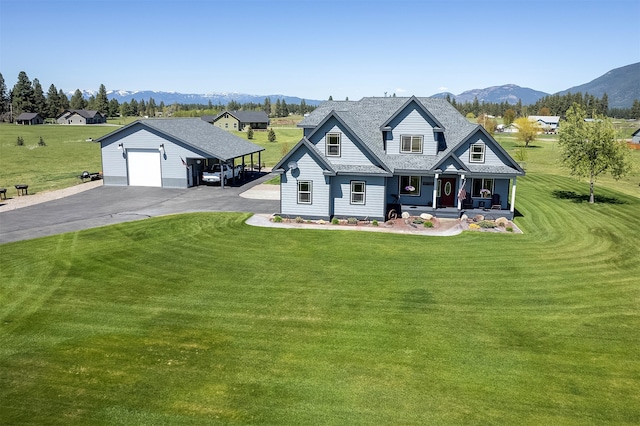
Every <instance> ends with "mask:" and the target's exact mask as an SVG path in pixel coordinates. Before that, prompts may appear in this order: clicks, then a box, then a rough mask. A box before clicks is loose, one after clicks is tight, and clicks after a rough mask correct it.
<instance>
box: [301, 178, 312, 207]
mask: <svg viewBox="0 0 640 426" xmlns="http://www.w3.org/2000/svg"><path fill="white" fill-rule="evenodd" d="M312 193H313V186H312V183H311V181H310V180H299V181H298V204H311V200H312Z"/></svg>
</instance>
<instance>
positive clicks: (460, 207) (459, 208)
mask: <svg viewBox="0 0 640 426" xmlns="http://www.w3.org/2000/svg"><path fill="white" fill-rule="evenodd" d="M460 184H461V185H460V188H458V193H457V194H456V197H458V211H460V210H462V200H461V199H460V190H461V189H462V188H463V186H462V185H464V175H460Z"/></svg>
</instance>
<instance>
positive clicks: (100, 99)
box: [95, 84, 109, 114]
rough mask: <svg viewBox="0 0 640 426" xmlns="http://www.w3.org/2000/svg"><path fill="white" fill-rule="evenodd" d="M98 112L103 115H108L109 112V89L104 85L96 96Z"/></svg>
mask: <svg viewBox="0 0 640 426" xmlns="http://www.w3.org/2000/svg"><path fill="white" fill-rule="evenodd" d="M95 109H96V111H98V112H100V113H101V114H107V112H108V111H109V99H107V88H106V87H104V84H101V85H100V88H99V89H98V94H97V95H96V108H95Z"/></svg>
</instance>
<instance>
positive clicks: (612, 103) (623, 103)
mask: <svg viewBox="0 0 640 426" xmlns="http://www.w3.org/2000/svg"><path fill="white" fill-rule="evenodd" d="M550 78H552V76H550ZM82 92H83V94H84V96H85V98H89V97H90V96H91V95H94V96H95V94H96V93H97V91H87V90H85V91H82ZM568 92H571V93H577V92H582V93H583V94H584V93H589V94H590V95H594V96H596V97H599V98H600V97H602V95H604V94H605V93H606V94H607V96H608V98H609V107H610V108H630V107H631V105H632V104H633V101H634V99H640V62H638V63H635V64H631V65H627V66H624V67H620V68H615V69H613V70H611V71H609V72H607V73H606V74H604V75H602V76H600V77H598V78H596V79H594V80H592V81H590V82H588V83H585V84H582V85H579V86H574V87H571V88H569V89H566V90H563V91H560V92H557V94H559V95H563V94H566V93H568ZM72 95H73V92H70V93H69V94H68V96H69V98H71V96H72ZM107 95H108V98H109V99H116V100H117V101H118V102H120V103H122V102H131V100H132V99H135V100H136V101H140V100H141V99H144V100H145V102H146V101H148V100H149V98H153V100H154V101H155V103H156V104H160V102H164V103H165V104H166V105H169V104H173V103H179V104H201V105H207V104H208V103H209V102H211V104H213V105H218V104H222V105H226V104H228V103H229V102H230V101H236V102H239V103H241V104H243V103H250V102H253V103H256V104H262V103H264V99H265V98H270V99H271V103H275V102H276V101H277V100H278V99H279V100H281V101H282V100H284V101H285V102H287V103H288V104H299V103H300V102H301V101H302V98H299V97H296V96H285V95H249V94H245V93H227V92H219V93H210V94H185V93H178V92H159V91H150V90H147V91H133V92H132V91H125V90H113V91H109V92H107ZM447 95H449V97H450V98H451V99H455V100H456V102H458V103H464V102H473V100H474V99H475V98H477V99H478V102H480V103H482V102H486V103H502V102H507V103H509V104H516V103H518V100H522V104H523V105H531V104H534V103H535V102H537V101H538V100H539V99H540V98H543V97H545V96H549V95H550V94H549V93H545V92H541V91H539V90H534V89H530V88H527V87H520V86H517V85H515V84H505V85H503V86H493V87H487V88H485V89H473V90H467V91H465V92H462V93H460V94H459V95H454V94H453V93H449V92H442V93H436V94H435V95H432V96H431V97H433V98H446V97H447ZM304 101H305V103H306V104H307V105H313V106H316V105H318V104H320V103H321V102H322V100H317V99H304Z"/></svg>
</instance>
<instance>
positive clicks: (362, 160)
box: [309, 119, 374, 166]
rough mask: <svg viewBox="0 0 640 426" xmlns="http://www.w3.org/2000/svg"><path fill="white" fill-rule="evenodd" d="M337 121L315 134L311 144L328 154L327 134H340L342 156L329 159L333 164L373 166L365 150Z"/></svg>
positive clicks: (329, 122) (324, 126)
mask: <svg viewBox="0 0 640 426" xmlns="http://www.w3.org/2000/svg"><path fill="white" fill-rule="evenodd" d="M345 130H346V129H344V128H343V127H342V126H341V125H339V124H338V123H337V120H335V119H334V120H329V121H327V123H325V124H324V125H323V126H322V127H321V128H320V129H319V130H318V132H316V133H314V135H313V136H312V138H311V139H310V140H309V142H311V143H313V144H315V145H316V146H317V147H318V151H320V152H322V153H326V146H327V145H326V135H327V133H340V135H341V136H340V151H341V152H340V156H339V157H335V156H331V157H327V159H328V160H329V161H331V163H333V164H355V165H367V166H368V165H372V164H374V161H373V160H372V159H371V158H369V157H368V156H367V155H366V154H365V152H364V150H362V149H361V148H359V147H358V146H357V142H354V141H353V140H352V139H351V136H350V135H349V133H347V132H346V131H345Z"/></svg>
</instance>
